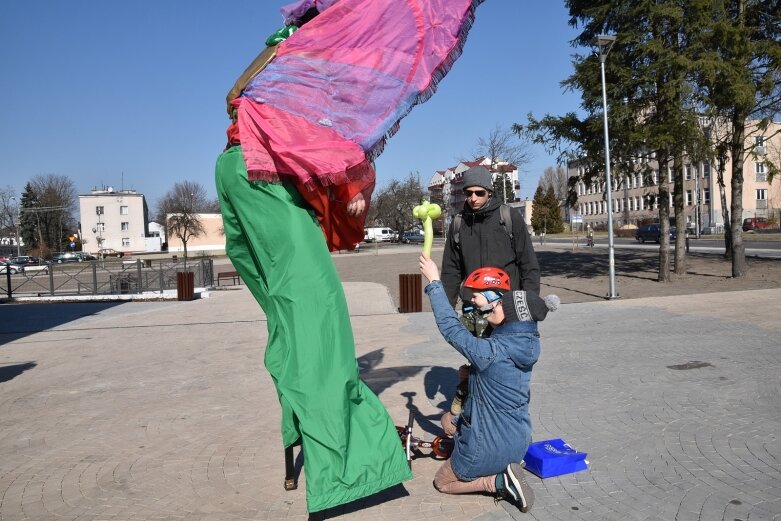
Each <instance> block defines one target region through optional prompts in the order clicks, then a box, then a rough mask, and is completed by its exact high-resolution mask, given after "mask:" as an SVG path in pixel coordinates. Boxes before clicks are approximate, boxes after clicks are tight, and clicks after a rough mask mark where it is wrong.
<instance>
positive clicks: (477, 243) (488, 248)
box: [441, 197, 540, 306]
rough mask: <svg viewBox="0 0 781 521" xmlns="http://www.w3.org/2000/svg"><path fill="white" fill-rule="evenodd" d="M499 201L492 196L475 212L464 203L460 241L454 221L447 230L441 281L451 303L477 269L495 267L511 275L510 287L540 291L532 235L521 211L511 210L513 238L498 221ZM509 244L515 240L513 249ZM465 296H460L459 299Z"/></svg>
mask: <svg viewBox="0 0 781 521" xmlns="http://www.w3.org/2000/svg"><path fill="white" fill-rule="evenodd" d="M500 206H501V202H500V201H499V200H498V199H497V198H494V197H492V198H491V199H489V200H488V202H487V203H486V204H485V205H484V206H483V207H482V208H479V209H478V210H476V211H473V210H472V208H470V207H469V204H468V203H464V212H463V218H462V219H461V232H460V236H459V244H458V245H457V246H456V244H455V241H454V240H453V223H452V222H451V223H450V228H449V229H448V232H447V239H446V240H445V252H444V255H443V257H442V273H441V278H442V284H443V285H444V287H445V294H446V295H447V298H448V300H449V301H450V304H451V305H452V306H455V305H456V301H457V299H458V297H459V289H460V286H461V283H462V282H463V280H464V279H465V278H466V276H467V275H469V274H470V273H472V272H473V271H474V270H476V269H477V268H483V267H488V266H495V267H498V268H502V269H503V270H505V271H506V272H507V274H508V275H509V276H510V283H511V285H512V289H513V290H524V291H531V292H533V293H536V294H538V295H539V293H540V266H539V264H537V256H536V255H535V254H534V247H533V246H532V241H531V237H530V236H529V232H528V230H527V229H526V223H524V222H523V217H522V216H521V214H520V212H518V211H517V210H513V211H512V212H511V215H512V220H513V225H512V232H513V239H512V241H511V239H510V236H509V235H508V234H507V231H506V230H505V228H504V226H502V224H501V216H500V212H499V207H500ZM512 243H515V251H513V246H512ZM463 298H464V296H462V299H463Z"/></svg>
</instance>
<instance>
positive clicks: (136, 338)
mask: <svg viewBox="0 0 781 521" xmlns="http://www.w3.org/2000/svg"><path fill="white" fill-rule="evenodd" d="M345 287H346V292H347V295H348V301H349V303H350V309H351V314H352V320H353V325H354V330H355V337H356V343H357V354H358V357H359V363H360V367H361V370H362V375H363V377H364V379H365V380H366V381H367V383H368V384H369V385H370V386H371V387H372V388H373V389H374V390H375V392H377V393H378V395H379V396H380V399H381V400H382V401H383V402H384V403H385V404H386V406H387V407H388V410H389V412H390V413H391V415H392V416H393V418H394V419H395V420H396V421H397V423H399V424H401V423H403V422H404V421H405V420H406V417H407V414H408V406H409V405H410V404H411V405H413V406H414V407H415V408H416V410H417V413H416V432H417V433H419V434H423V435H424V436H426V437H433V436H434V435H436V434H437V433H438V430H437V428H436V421H437V417H438V414H439V412H440V411H441V408H442V407H443V406H444V404H445V403H447V401H448V400H449V398H450V396H451V393H452V390H453V387H454V382H455V379H456V373H455V369H456V368H457V367H458V365H459V364H460V363H461V360H460V359H459V357H458V355H457V354H456V353H455V352H454V351H453V350H452V349H451V348H449V346H447V345H446V344H445V343H444V342H443V341H442V340H441V338H440V337H439V335H438V333H437V332H436V331H435V329H434V324H433V319H432V316H431V314H430V313H417V314H406V315H400V314H396V313H394V312H393V308H394V305H393V303H392V301H391V300H390V298H389V297H388V291H387V289H385V288H384V286H379V285H377V284H364V283H346V284H345ZM780 316H781V290H778V289H772V290H758V291H744V292H731V293H729V294H710V295H689V296H676V297H658V298H646V299H636V300H619V301H613V302H590V303H578V304H565V305H563V306H562V307H561V309H559V310H558V311H556V312H555V313H552V314H550V315H549V316H548V319H547V320H546V321H545V322H544V323H543V324H541V332H542V337H543V338H542V345H543V355H542V358H541V360H540V362H539V364H538V365H537V366H536V367H535V370H534V375H533V379H532V421H533V429H534V437H535V439H537V440H541V439H547V438H554V437H557V438H558V437H560V438H564V439H565V440H566V441H568V442H569V443H570V444H572V445H573V446H574V447H576V448H578V449H580V450H583V451H586V452H588V453H589V458H588V459H589V461H590V469H589V470H587V471H583V472H579V473H576V474H570V475H567V476H561V477H557V478H548V479H545V480H540V479H538V478H536V477H534V476H532V477H531V478H530V483H531V486H532V487H533V488H534V491H535V494H536V498H537V499H536V503H535V505H534V508H533V509H532V510H531V512H529V513H528V514H521V513H520V512H519V511H517V510H515V509H513V508H512V507H511V506H510V505H508V504H506V503H499V504H495V503H494V501H493V499H492V498H490V497H487V496H475V495H471V496H460V497H456V496H445V495H442V494H439V493H437V492H436V491H435V490H434V489H433V487H432V486H431V481H432V479H433V476H434V473H435V472H436V469H437V468H438V466H439V464H440V463H439V462H437V461H434V460H431V459H418V460H415V461H414V462H413V470H414V474H415V477H414V479H413V480H412V481H410V482H407V483H405V484H404V485H403V486H399V487H395V488H394V489H391V490H389V491H386V492H385V493H383V494H380V495H377V496H374V497H371V498H367V499H365V500H363V501H358V502H356V503H354V504H351V505H347V506H344V507H341V508H337V509H333V510H330V511H327V512H326V518H327V519H345V520H365V519H373V520H377V521H380V520H391V519H392V520H397V519H405V520H424V519H425V520H458V521H460V520H471V519H478V520H481V521H489V520H507V519H534V520H540V521H547V520H627V519H632V520H665V521H666V520H676V521H688V520H698V521H709V520H725V521H733V520H741V521H756V520H778V519H781V499H779V498H781V441H779V433H781V425H780V423H781V401H780V400H779V398H780V397H779V392H780V391H781V380H780V379H779V374H781V350H780V348H779V338H781V325H780V324H781V323H780V322H779V321H777V320H774V319H768V317H780ZM756 317H760V318H756ZM265 338H266V332H265V322H264V320H263V316H262V314H261V313H260V311H259V309H258V307H257V305H256V304H255V303H254V301H253V300H252V299H251V297H250V295H249V293H248V292H247V291H246V290H245V289H243V288H241V289H238V290H235V291H229V290H226V291H217V292H213V293H211V295H210V298H204V299H201V300H197V301H193V302H147V303H121V304H110V303H84V304H78V303H77V304H49V305H44V304H25V305H8V304H6V305H2V306H0V520H2V521H24V520H142V519H143V520H155V519H161V520H171V519H173V520H175V519H184V520H197V521H207V520H208V521H211V520H214V521H223V520H227V521H231V520H244V519H247V520H277V519H298V520H303V519H306V517H307V513H306V505H305V498H304V490H303V485H304V481H305V467H304V471H303V472H301V486H300V487H299V489H298V490H295V491H291V492H285V491H284V489H283V486H282V481H283V475H284V468H283V454H282V449H281V446H280V435H279V405H278V403H277V399H276V394H275V392H274V388H273V385H272V382H271V380H270V378H269V376H268V374H267V373H266V371H265V369H263V367H262V359H263V346H264V345H265Z"/></svg>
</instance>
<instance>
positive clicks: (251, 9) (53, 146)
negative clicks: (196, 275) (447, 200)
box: [0, 0, 584, 208]
mask: <svg viewBox="0 0 781 521" xmlns="http://www.w3.org/2000/svg"><path fill="white" fill-rule="evenodd" d="M285 3H287V1H286V0H282V1H275V0H236V1H234V2H229V3H226V2H217V1H215V0H188V1H184V0H164V1H160V0H134V1H132V2H112V1H106V0H78V1H73V2H65V1H61V0H40V1H34V2H31V1H21V2H20V1H16V2H2V3H0V185H2V186H3V187H5V186H9V185H10V186H11V187H13V188H15V189H16V190H17V192H20V191H21V190H22V189H23V187H24V184H25V183H26V182H27V180H28V179H30V178H31V177H33V176H35V175H38V174H49V173H54V174H61V175H65V176H68V177H70V178H71V179H72V180H73V181H74V183H75V185H76V188H77V190H78V191H79V193H87V192H89V190H90V189H91V188H92V187H96V186H97V187H100V186H103V185H106V186H113V187H115V188H117V189H118V188H120V187H122V186H124V188H126V189H128V188H131V189H135V190H137V191H139V192H140V193H143V194H144V195H146V197H147V200H148V203H149V204H150V207H152V208H154V207H155V205H156V203H157V201H158V200H159V198H160V197H161V196H162V195H163V194H164V193H165V192H166V191H167V190H169V189H170V188H171V187H172V186H173V184H174V183H175V182H177V181H183V180H185V179H189V180H192V181H197V182H199V183H201V184H203V185H204V186H205V187H206V189H207V191H208V192H209V193H210V194H212V195H213V194H214V193H215V190H214V182H213V175H214V162H215V159H216V157H217V155H218V154H219V153H220V152H221V150H222V148H223V146H224V143H225V134H224V131H225V128H226V126H227V124H228V119H227V116H226V114H225V102H224V99H225V95H226V93H227V91H228V90H229V88H230V87H231V86H232V85H233V82H234V81H235V79H236V78H237V77H238V75H239V74H240V73H241V72H242V71H243V70H244V68H245V67H246V66H247V65H248V64H249V62H250V61H251V60H252V59H253V58H254V57H255V56H256V55H257V53H258V52H260V50H261V49H262V48H263V47H264V45H265V44H264V42H265V40H266V37H267V36H268V35H269V34H271V33H272V32H274V31H275V30H276V29H278V28H279V27H281V26H282V18H281V16H280V14H279V7H280V6H281V5H283V4H285ZM567 18H568V17H567V12H566V9H565V8H564V6H563V3H562V2H524V1H520V0H486V1H485V3H483V4H482V5H481V6H480V7H479V8H478V10H477V17H476V20H475V25H474V27H473V28H472V31H471V32H470V34H469V38H468V40H467V44H466V47H465V49H464V53H463V55H462V57H461V58H460V59H459V60H458V62H456V64H455V66H454V67H453V69H452V70H451V72H450V73H449V74H448V76H447V77H446V78H445V79H444V80H443V81H442V82H441V83H440V86H439V89H438V91H437V93H436V94H435V95H434V97H433V98H431V99H430V100H429V101H427V102H426V103H424V104H422V105H419V106H417V107H415V108H414V109H413V111H412V113H410V115H408V116H407V117H406V118H405V119H404V120H402V122H401V129H400V130H399V132H398V133H397V134H396V135H395V136H394V137H393V138H392V139H391V140H390V141H389V142H388V145H387V146H386V148H385V152H384V153H383V154H382V155H381V156H380V158H379V159H378V161H377V164H376V166H377V174H378V184H379V185H380V186H382V185H383V184H385V183H386V182H387V181H388V180H389V179H392V178H404V177H406V176H407V175H408V173H409V172H419V174H420V178H421V181H422V182H423V183H424V184H425V183H426V182H427V181H428V179H429V177H430V176H431V174H433V172H434V171H436V170H441V169H444V168H447V167H450V166H453V165H455V164H456V162H457V159H458V158H460V157H466V156H468V155H469V154H470V153H471V152H472V151H473V150H474V149H475V146H476V143H477V140H478V138H479V137H487V136H488V133H489V132H490V131H491V130H492V129H493V128H494V127H495V126H496V125H497V124H498V125H501V126H504V127H507V126H509V125H511V124H512V123H514V122H524V121H525V120H526V114H527V113H528V112H530V111H531V112H533V113H534V114H535V115H536V116H542V115H543V114H545V113H555V114H563V113H564V112H567V111H571V110H578V101H579V98H578V96H577V95H576V94H573V93H565V92H564V91H563V90H562V89H561V87H560V85H559V83H560V82H561V80H563V79H564V78H566V77H567V76H568V75H569V74H570V72H571V70H572V68H571V63H570V56H571V54H572V53H573V52H576V50H575V49H573V48H572V47H570V45H569V41H570V40H571V39H572V38H573V37H574V36H575V30H574V29H572V28H571V27H569V26H568V25H567ZM578 51H580V52H583V51H584V50H582V49H580V50H578ZM534 151H535V158H534V160H533V161H532V163H531V164H529V165H527V167H526V168H525V169H524V170H523V171H522V175H521V185H522V190H521V196H522V197H531V196H532V195H533V193H534V190H535V188H536V186H537V181H538V179H539V177H540V175H541V174H542V171H543V170H544V169H545V168H546V167H547V166H554V165H555V160H554V158H552V157H548V156H547V155H545V153H544V151H543V150H542V149H541V148H535V149H534Z"/></svg>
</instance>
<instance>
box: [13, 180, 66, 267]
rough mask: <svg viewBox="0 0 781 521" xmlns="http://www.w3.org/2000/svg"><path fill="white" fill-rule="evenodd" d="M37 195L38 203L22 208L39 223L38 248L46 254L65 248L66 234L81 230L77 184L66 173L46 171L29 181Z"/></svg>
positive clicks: (37, 227) (40, 252)
mask: <svg viewBox="0 0 781 521" xmlns="http://www.w3.org/2000/svg"><path fill="white" fill-rule="evenodd" d="M29 186H30V189H31V191H32V192H33V193H34V194H35V205H34V206H30V207H23V208H22V212H25V213H27V214H30V215H29V216H28V217H31V220H34V221H35V223H36V229H37V237H36V244H35V247H36V249H37V250H38V253H39V254H41V255H46V254H47V251H48V250H51V249H57V250H62V249H63V248H62V245H63V244H64V242H65V237H67V236H68V235H70V234H72V233H74V232H76V231H78V230H77V229H76V219H75V218H74V215H75V214H76V211H77V201H78V194H77V191H76V185H74V184H73V181H71V179H70V178H69V177H67V176H64V175H59V174H46V175H38V176H35V177H33V178H32V179H31V180H30V183H29Z"/></svg>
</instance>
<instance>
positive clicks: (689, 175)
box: [686, 165, 692, 181]
mask: <svg viewBox="0 0 781 521" xmlns="http://www.w3.org/2000/svg"><path fill="white" fill-rule="evenodd" d="M686 180H687V181H691V180H692V166H691V165H686Z"/></svg>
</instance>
